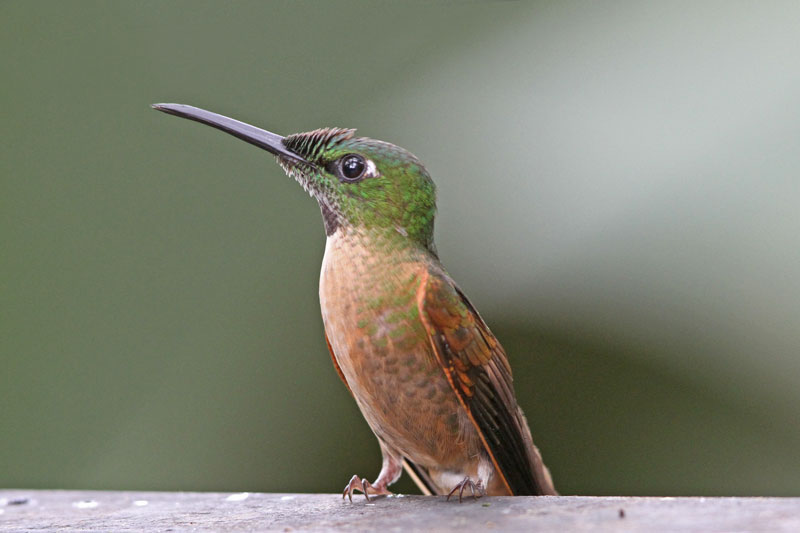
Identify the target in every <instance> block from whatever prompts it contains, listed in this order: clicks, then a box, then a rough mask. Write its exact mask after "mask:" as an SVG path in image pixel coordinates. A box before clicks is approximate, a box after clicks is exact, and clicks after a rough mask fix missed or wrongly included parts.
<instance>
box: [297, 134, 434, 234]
mask: <svg viewBox="0 0 800 533" xmlns="http://www.w3.org/2000/svg"><path fill="white" fill-rule="evenodd" d="M284 144H285V146H286V147H287V148H288V149H290V150H292V151H295V152H296V153H298V154H299V155H301V156H303V157H304V158H305V159H306V160H307V161H308V162H309V163H310V164H297V163H295V162H292V161H288V162H286V163H283V162H282V164H283V166H284V169H285V170H286V171H287V172H288V173H289V174H290V175H292V176H293V177H294V178H295V179H297V181H298V182H299V183H300V184H301V185H303V187H304V188H305V189H306V190H307V191H309V192H310V193H311V194H312V195H313V196H314V197H315V198H316V199H317V201H318V202H319V203H320V207H321V208H322V210H323V216H325V214H326V210H330V212H332V213H333V214H334V215H335V217H336V220H335V222H336V223H337V224H347V225H350V226H364V227H366V228H370V229H385V230H387V231H389V232H392V231H394V232H398V233H400V234H401V235H402V234H405V235H404V236H407V237H408V238H409V239H411V240H412V241H414V242H416V243H419V244H422V245H423V246H425V247H426V248H429V249H432V247H433V221H434V217H435V215H436V187H435V186H434V184H433V180H431V178H430V176H429V175H428V172H427V171H426V170H425V167H423V166H422V164H421V163H420V162H419V160H418V159H417V158H416V157H414V155H413V154H411V153H409V152H408V151H406V150H403V149H402V148H400V147H398V146H395V145H393V144H390V143H387V142H383V141H376V140H373V139H368V138H364V137H355V130H348V129H341V128H326V129H320V130H315V131H311V132H308V133H298V134H295V135H289V136H288V137H286V140H285V141H284ZM348 154H359V155H361V156H363V157H364V158H365V159H366V160H367V161H372V162H374V163H375V165H376V167H377V175H376V176H374V177H368V178H365V179H362V180H360V181H357V182H354V183H342V182H341V181H340V180H338V179H336V177H335V176H334V175H332V173H331V172H330V171H329V168H330V165H332V164H335V163H336V161H338V160H339V159H341V158H342V157H343V156H345V155H348ZM329 216H330V215H328V216H327V217H326V220H327V218H328V217H329Z"/></svg>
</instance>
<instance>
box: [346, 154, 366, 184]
mask: <svg viewBox="0 0 800 533" xmlns="http://www.w3.org/2000/svg"><path fill="white" fill-rule="evenodd" d="M363 172H364V158H362V157H361V156H358V155H348V156H346V157H345V158H344V159H343V160H342V176H344V177H345V178H347V179H349V180H354V179H356V178H359V177H361V174H363Z"/></svg>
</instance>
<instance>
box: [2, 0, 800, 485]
mask: <svg viewBox="0 0 800 533" xmlns="http://www.w3.org/2000/svg"><path fill="white" fill-rule="evenodd" d="M0 49H1V50H2V54H1V55H0V75H1V76H2V83H0V97H2V101H3V106H2V122H0V217H2V218H0V242H1V243H2V245H1V247H0V250H1V251H0V486H4V487H30V488H35V487H41V488H45V487H47V488H97V489H106V488H109V489H110V488H113V489H168V490H219V491H239V490H250V491H324V492H333V491H338V490H341V488H342V487H343V486H344V484H345V483H346V481H347V480H348V479H349V477H350V476H351V475H352V474H354V473H358V474H361V475H366V476H369V477H370V478H372V477H373V476H375V475H376V474H377V471H378V470H379V467H380V456H379V451H378V447H377V443H376V441H375V439H374V437H373V436H372V434H371V432H370V431H369V429H368V427H367V425H366V424H365V422H364V421H363V420H362V418H361V416H360V414H359V412H358V410H357V408H356V406H355V404H354V402H353V401H352V400H351V399H350V397H349V395H348V393H347V391H346V389H345V388H344V386H343V385H342V384H341V383H340V382H339V379H338V377H337V376H336V374H335V372H334V370H333V368H332V366H331V363H330V358H329V356H328V354H327V351H326V348H325V341H324V338H323V335H322V327H321V320H320V316H319V303H318V299H317V281H318V275H319V266H320V261H321V258H322V252H323V247H324V238H325V236H324V232H323V229H322V223H321V220H320V216H319V211H318V208H317V206H316V204H315V202H313V201H312V200H310V199H309V198H308V197H307V195H306V194H305V193H304V192H303V191H302V190H301V189H300V187H298V186H297V185H296V184H295V183H294V182H292V181H291V180H290V179H289V178H287V177H285V176H284V174H283V173H282V171H281V170H280V169H279V168H278V166H277V165H276V164H275V163H274V160H273V158H272V157H270V156H268V154H266V153H265V152H263V151H260V150H258V149H256V148H254V147H252V146H250V145H247V144H245V143H243V142H241V141H239V140H236V139H234V138H232V137H229V136H226V135H223V134H222V133H220V132H217V131H215V130H212V129H211V128H208V127H201V126H200V125H197V124H194V123H190V122H188V121H185V120H179V119H176V118H173V117H167V116H165V115H163V114H160V113H157V112H155V111H153V110H151V109H150V108H149V105H150V104H151V103H153V102H180V103H187V104H192V105H196V106H200V107H204V108H207V109H210V110H213V111H216V112H219V113H223V114H227V115H229V116H233V117H235V118H239V119H242V120H245V121H248V122H251V123H253V124H256V125H259V126H262V127H265V128H267V129H270V130H272V131H275V132H278V133H282V134H288V133H292V132H297V131H306V130H309V129H313V128H317V127H321V126H342V127H357V128H359V132H360V133H361V134H362V135H366V136H370V137H376V138H380V139H384V140H387V141H390V142H394V143H396V144H399V145H401V146H403V147H406V148H408V149H409V150H411V151H412V152H414V153H415V154H417V155H418V156H419V157H420V158H421V159H422V160H423V161H424V162H425V163H426V164H427V166H428V168H429V170H430V171H431V174H432V175H433V176H434V178H435V179H436V181H437V183H438V186H439V217H438V219H437V242H438V247H439V251H440V255H441V258H442V260H443V262H444V263H445V265H446V266H447V267H448V269H449V270H450V272H451V274H452V275H453V276H454V277H455V279H457V280H458V281H459V283H460V284H461V285H462V287H463V288H464V290H465V291H466V292H467V293H468V294H469V295H470V296H471V298H472V300H473V302H474V303H475V304H476V306H477V307H478V308H479V309H480V310H481V312H482V314H483V315H484V318H485V319H486V320H487V321H488V322H489V324H490V325H491V327H492V328H493V330H494V331H495V333H496V334H497V335H498V337H499V338H500V339H501V340H502V342H503V343H504V345H505V346H506V349H507V351H508V352H509V354H510V359H511V363H512V365H513V367H514V369H515V377H516V384H517V391H518V396H519V401H520V403H521V404H522V406H523V408H524V409H525V411H526V413H527V415H528V418H529V420H530V423H531V427H532V429H533V433H534V438H535V440H536V442H537V443H538V445H539V447H540V448H541V450H542V452H543V453H544V457H545V460H546V462H547V464H548V465H549V466H550V468H551V470H552V472H553V475H554V478H555V480H556V485H557V487H558V488H559V489H560V490H561V492H562V493H565V494H640V495H678V494H703V495H734V494H752V495H761V494H763V495H795V496H798V495H800V460H798V450H800V424H799V423H798V422H799V420H798V413H800V357H798V355H800V246H799V245H800V242H799V241H800V239H799V238H798V235H800V179H798V178H800V176H798V169H800V53H798V52H799V51H800V4H797V3H796V2H786V3H781V2H770V3H755V2H702V3H695V2H668V3H640V2H619V3H563V2H546V3H526V2H487V3H480V2H441V3H434V4H429V3H427V2H418V3H409V2H402V3H401V2H397V3H389V2H371V1H364V2H352V1H350V2H269V3H262V2H234V3H228V2H225V3H222V2H220V3H215V2H168V3H161V2H128V3H123V2H85V1H81V2H57V1H50V2H46V1H44V2H22V1H4V2H0ZM399 490H400V491H409V492H411V491H413V490H414V489H413V486H412V485H411V484H410V482H409V481H408V480H407V479H406V478H404V479H403V481H402V483H401V485H400V487H399Z"/></svg>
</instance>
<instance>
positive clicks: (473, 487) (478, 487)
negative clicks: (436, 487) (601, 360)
mask: <svg viewBox="0 0 800 533" xmlns="http://www.w3.org/2000/svg"><path fill="white" fill-rule="evenodd" d="M467 487H469V490H470V493H471V494H472V499H474V500H477V499H478V498H480V497H481V496H484V495H486V490H485V489H484V488H483V483H482V482H481V481H478V482H477V483H475V482H474V481H472V480H471V479H470V478H469V476H467V477H465V478H464V479H463V480H462V481H461V483H459V484H458V485H456V486H455V487H453V490H451V491H450V494H448V495H447V501H450V496H452V495H453V494H455V493H456V491H458V503H461V501H462V499H463V497H464V490H465V489H466V488H467ZM475 491H477V494H476V493H475Z"/></svg>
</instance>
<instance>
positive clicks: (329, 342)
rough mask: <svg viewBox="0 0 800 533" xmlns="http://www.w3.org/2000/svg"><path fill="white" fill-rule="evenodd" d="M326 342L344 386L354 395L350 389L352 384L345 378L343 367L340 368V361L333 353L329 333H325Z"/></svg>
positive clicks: (334, 366)
mask: <svg viewBox="0 0 800 533" xmlns="http://www.w3.org/2000/svg"><path fill="white" fill-rule="evenodd" d="M325 344H327V345H328V351H329V352H330V353H331V361H333V368H335V369H336V373H337V374H339V377H340V378H341V379H342V383H344V386H345V387H347V391H348V392H349V393H350V395H351V396H352V394H353V391H352V389H350V385H348V384H347V380H346V379H344V374H343V373H342V369H341V368H339V361H337V360H336V354H335V353H333V348H332V347H331V341H329V340H328V334H327V333H325Z"/></svg>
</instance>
